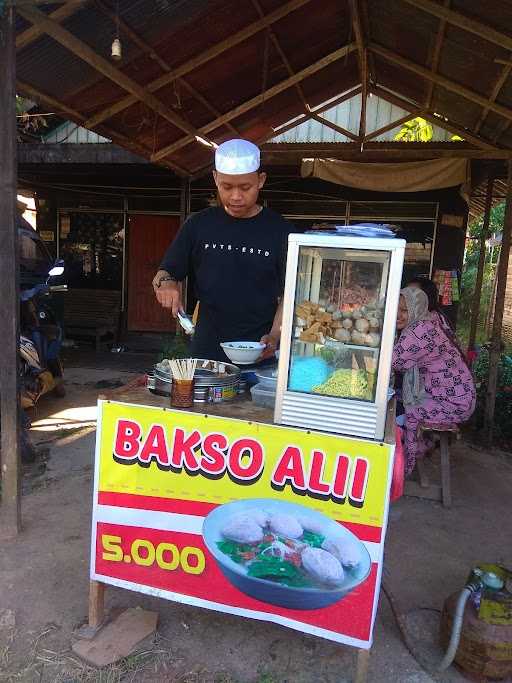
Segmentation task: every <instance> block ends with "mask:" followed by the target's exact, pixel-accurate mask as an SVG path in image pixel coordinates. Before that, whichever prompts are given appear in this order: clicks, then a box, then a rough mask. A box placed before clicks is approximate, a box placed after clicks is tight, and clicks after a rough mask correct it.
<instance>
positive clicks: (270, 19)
mask: <svg viewBox="0 0 512 683" xmlns="http://www.w3.org/2000/svg"><path fill="white" fill-rule="evenodd" d="M308 2H311V0H290V2H287V3H286V4H285V5H283V6H282V7H279V8H278V9H276V10H275V11H274V12H271V13H270V14H268V15H267V16H266V17H265V19H258V21H255V22H253V23H252V24H249V26H247V27H246V28H244V29H242V30H240V31H238V32H237V33H235V34H233V35H232V36H230V37H229V38H226V40H223V41H221V42H220V43H217V44H216V45H214V46H213V47H211V48H210V49H209V50H205V52H201V53H200V54H198V55H196V56H195V57H193V58H192V59H189V60H188V61H187V62H185V63H183V64H181V65H180V66H178V67H176V68H175V69H174V70H173V71H171V72H170V73H168V74H164V75H163V76H160V77H159V78H157V79H156V80H154V81H152V82H151V83H148V85H147V86H146V87H147V90H149V92H156V91H157V90H160V88H163V87H164V86H165V85H167V84H168V83H172V81H174V80H175V79H176V78H180V77H181V76H185V75H186V74H188V73H190V72H191V71H193V70H194V69H197V68H198V67H200V66H202V65H203V64H206V63H207V62H209V61H210V60H212V59H214V58H215V57H218V56H219V55H220V54H222V53H223V52H225V51H226V50H229V49H230V48H232V47H235V45H238V44H239V43H242V42H243V41H244V40H247V39H248V38H250V37H251V36H253V35H255V34H256V33H258V32H259V31H261V30H263V29H264V28H267V26H269V25H271V24H273V23H275V22H276V21H279V20H280V19H283V18H284V17H286V16H287V15H288V14H290V13H291V12H293V11H294V10H296V9H298V8H299V7H302V6H303V5H305V4H307V3H308ZM135 102H137V98H136V97H134V96H133V95H130V96H128V97H124V98H123V99H121V100H119V101H118V102H116V103H115V104H113V105H111V106H110V107H107V108H106V109H103V110H102V111H100V112H98V113H97V114H95V115H94V116H92V117H91V118H90V119H89V120H88V121H87V126H88V127H89V128H94V126H97V125H98V123H101V122H102V121H105V120H106V119H110V118H112V116H115V115H116V114H119V112H121V111H124V110H125V109H127V108H128V107H130V106H131V105H132V104H135Z"/></svg>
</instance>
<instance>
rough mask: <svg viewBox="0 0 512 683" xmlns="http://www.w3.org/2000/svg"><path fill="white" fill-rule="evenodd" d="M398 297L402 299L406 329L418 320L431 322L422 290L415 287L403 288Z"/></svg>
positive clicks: (426, 299) (425, 297)
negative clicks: (407, 317) (405, 309)
mask: <svg viewBox="0 0 512 683" xmlns="http://www.w3.org/2000/svg"><path fill="white" fill-rule="evenodd" d="M400 295H401V296H403V297H404V299H405V304H406V306H407V311H408V313H409V320H408V322H407V326H406V328H405V329H407V327H409V325H412V324H413V323H415V322H418V320H431V319H432V314H431V313H430V311H429V310H428V296H427V295H426V294H425V292H424V291H423V290H422V289H419V288H417V287H404V289H401V290H400Z"/></svg>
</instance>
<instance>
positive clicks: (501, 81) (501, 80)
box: [474, 64, 512, 135]
mask: <svg viewBox="0 0 512 683" xmlns="http://www.w3.org/2000/svg"><path fill="white" fill-rule="evenodd" d="M511 71H512V64H507V65H506V66H504V67H503V69H502V71H501V74H500V75H499V77H498V80H497V81H496V83H495V84H494V87H493V89H492V92H491V94H490V96H489V102H495V101H496V98H497V97H498V95H499V94H500V92H501V89H502V88H503V86H504V85H505V83H506V82H507V79H508V77H509V76H510V72H511ZM488 113H489V107H485V108H484V110H483V111H482V113H481V114H480V118H479V119H478V122H477V124H476V126H475V128H474V132H475V133H476V134H477V135H478V133H479V132H480V128H481V127H482V126H483V124H484V121H485V119H486V118H487V115H488Z"/></svg>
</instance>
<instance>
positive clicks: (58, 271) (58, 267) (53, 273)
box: [48, 259, 64, 277]
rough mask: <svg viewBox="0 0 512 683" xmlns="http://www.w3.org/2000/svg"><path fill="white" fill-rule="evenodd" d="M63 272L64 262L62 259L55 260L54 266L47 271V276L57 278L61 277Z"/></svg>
mask: <svg viewBox="0 0 512 683" xmlns="http://www.w3.org/2000/svg"><path fill="white" fill-rule="evenodd" d="M63 272H64V261H63V260H62V259H57V261H55V265H54V266H53V268H52V269H51V270H50V271H49V273H48V275H49V277H57V276H58V275H62V273H63Z"/></svg>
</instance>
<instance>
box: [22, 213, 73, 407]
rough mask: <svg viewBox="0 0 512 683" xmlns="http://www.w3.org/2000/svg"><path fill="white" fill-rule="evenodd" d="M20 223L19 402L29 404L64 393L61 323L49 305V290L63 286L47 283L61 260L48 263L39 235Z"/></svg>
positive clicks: (56, 274) (57, 272)
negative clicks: (47, 396)
mask: <svg viewBox="0 0 512 683" xmlns="http://www.w3.org/2000/svg"><path fill="white" fill-rule="evenodd" d="M21 221H23V219H21ZM23 223H25V222H24V221H23ZM23 223H21V224H20V226H19V230H18V234H19V238H20V344H19V352H20V373H21V377H20V379H21V406H22V408H30V407H33V406H34V405H35V404H36V403H37V401H38V400H39V398H40V397H41V396H43V395H44V394H47V393H49V392H50V391H51V392H53V393H54V394H55V395H56V396H58V397H63V396H64V395H65V388H64V384H63V382H64V372H63V366H62V362H61V359H60V351H61V346H62V327H61V324H60V322H59V320H58V319H57V316H56V314H55V309H54V306H53V305H52V293H53V292H56V291H65V290H66V289H67V286H66V285H52V284H51V283H52V280H54V279H55V278H57V277H59V276H61V275H62V274H63V272H64V262H63V261H61V260H57V261H55V262H54V263H52V259H51V257H50V255H49V253H48V251H47V249H46V247H45V245H44V243H43V242H42V240H41V239H40V237H39V235H38V234H37V233H36V232H35V231H34V230H33V229H32V228H31V227H30V226H28V227H27V225H28V224H27V225H24V224H23Z"/></svg>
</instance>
